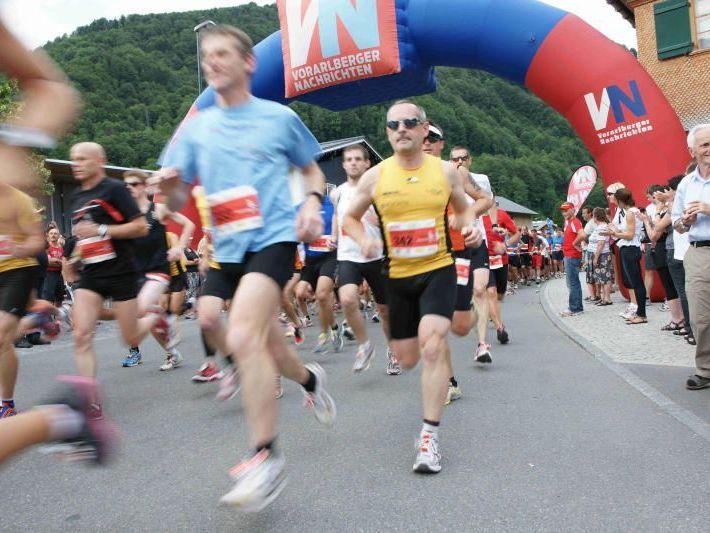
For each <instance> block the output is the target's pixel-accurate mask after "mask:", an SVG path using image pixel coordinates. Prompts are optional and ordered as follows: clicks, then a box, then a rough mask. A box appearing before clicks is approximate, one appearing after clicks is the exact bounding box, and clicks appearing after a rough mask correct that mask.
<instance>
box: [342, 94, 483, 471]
mask: <svg viewBox="0 0 710 533" xmlns="http://www.w3.org/2000/svg"><path fill="white" fill-rule="evenodd" d="M428 128H429V124H428V122H427V120H426V114H425V112H424V110H423V109H422V108H421V107H419V106H417V105H416V104H414V103H412V102H410V101H407V100H400V101H399V102H396V103H395V104H394V105H393V106H392V107H391V108H390V109H389V111H388V112H387V137H388V140H389V142H390V144H391V145H392V149H393V150H394V156H393V157H391V158H390V159H387V160H386V161H384V162H382V163H380V164H379V165H377V166H376V167H374V168H372V169H370V170H368V171H367V172H366V173H365V174H364V175H363V176H362V178H360V182H359V183H358V186H357V190H356V193H355V198H354V199H353V201H352V204H351V206H350V209H349V211H348V212H347V213H346V214H345V217H344V220H343V228H344V230H345V232H347V233H348V235H350V236H351V237H352V238H353V239H354V240H355V241H356V242H358V243H359V244H360V247H361V249H362V252H363V254H364V255H365V256H370V257H371V256H372V254H373V253H374V251H375V250H378V248H379V247H380V246H381V245H382V243H381V242H380V241H379V240H378V239H372V238H370V237H368V236H367V235H366V234H365V232H364V231H363V228H362V225H361V224H360V219H361V218H362V216H363V215H364V214H365V212H366V211H367V209H368V208H369V207H370V205H372V204H374V205H375V208H376V210H377V214H378V216H379V217H380V222H381V227H382V233H383V237H384V239H385V245H386V246H385V249H386V255H387V258H388V260H389V266H390V271H389V279H388V282H387V300H388V304H389V309H390V333H391V336H392V349H393V350H394V352H395V353H396V354H397V358H398V359H399V362H400V363H401V365H402V367H404V368H413V367H414V366H416V364H417V363H418V362H419V359H420V358H421V359H422V361H423V369H422V404H423V411H424V413H423V414H424V417H423V418H424V424H423V426H422V431H421V434H420V437H419V446H418V453H417V457H416V460H415V462H414V467H413V469H414V471H416V472H423V473H436V472H439V471H440V470H441V455H440V453H439V440H438V427H439V421H440V420H441V414H442V410H443V405H444V398H445V396H446V383H447V381H448V378H449V376H448V368H447V365H446V360H445V357H444V354H445V351H446V349H447V337H448V334H449V330H450V329H451V317H452V316H453V313H454V299H455V296H456V269H455V268H454V264H453V259H452V257H451V253H450V251H449V243H448V229H447V227H446V225H447V224H449V225H451V226H452V227H455V228H457V229H461V232H462V234H463V235H464V237H465V241H466V244H467V245H469V246H476V245H478V244H480V242H481V233H480V231H479V230H478V229H477V228H473V227H471V225H470V224H471V221H472V219H473V211H472V210H471V209H470V208H469V204H468V202H467V201H466V196H465V193H464V191H463V185H462V184H463V179H464V177H468V173H467V172H466V173H465V174H466V176H464V173H459V171H458V170H457V169H456V167H454V165H452V164H451V163H449V162H448V161H441V160H437V159H436V158H433V157H431V156H428V155H425V154H424V153H423V151H422V145H423V143H424V138H425V137H426V136H427V134H428V131H429V129H428ZM449 202H450V203H451V205H452V207H453V209H454V216H453V218H452V219H451V220H448V219H447V217H446V206H447V204H448V203H449Z"/></svg>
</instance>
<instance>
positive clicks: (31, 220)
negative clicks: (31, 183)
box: [0, 186, 41, 272]
mask: <svg viewBox="0 0 710 533" xmlns="http://www.w3.org/2000/svg"><path fill="white" fill-rule="evenodd" d="M40 220H41V218H40V216H39V215H38V214H37V213H36V212H35V208H34V205H33V203H32V198H30V197H29V196H28V195H26V194H25V193H23V192H21V191H19V190H17V189H15V188H14V187H9V186H4V187H2V189H0V272H6V271H8V270H14V269H16V268H24V267H30V266H34V265H37V264H38V263H37V260H36V259H35V258H34V257H26V258H23V259H18V258H16V257H13V256H12V253H11V252H10V250H11V248H12V244H13V243H17V244H21V243H23V242H25V240H26V239H27V235H26V234H25V233H24V232H23V231H22V229H21V226H24V225H29V224H36V223H37V222H39V221H40Z"/></svg>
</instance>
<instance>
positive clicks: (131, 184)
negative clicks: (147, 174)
mask: <svg viewBox="0 0 710 533" xmlns="http://www.w3.org/2000/svg"><path fill="white" fill-rule="evenodd" d="M123 183H125V185H126V187H138V186H139V185H143V183H142V182H140V181H124V182H123Z"/></svg>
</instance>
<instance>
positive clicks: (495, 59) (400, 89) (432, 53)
mask: <svg viewBox="0 0 710 533" xmlns="http://www.w3.org/2000/svg"><path fill="white" fill-rule="evenodd" d="M279 13H280V18H281V27H282V31H278V32H275V33H273V34H272V35H270V36H269V37H267V38H266V39H264V40H263V41H261V42H260V43H258V44H257V45H256V47H255V54H256V59H257V72H256V74H255V75H254V77H253V80H252V88H253V92H254V94H255V95H256V96H259V97H262V98H268V99H271V100H275V101H279V102H283V103H287V102H289V101H292V100H295V99H297V100H300V101H303V102H308V103H311V104H315V105H319V106H322V107H325V108H328V109H332V110H341V109H347V108H351V107H357V106H361V105H366V104H372V103H377V102H382V101H386V100H391V99H394V98H403V97H408V96H413V95H418V94H424V93H428V92H432V91H435V90H436V75H435V70H434V68H435V66H449V67H461V68H469V69H480V70H484V71H487V72H489V73H491V74H494V75H496V76H500V77H502V78H505V79H507V80H510V81H512V82H515V83H518V84H520V85H523V86H525V87H526V88H528V89H529V90H530V91H532V92H533V93H535V94H536V95H537V96H538V97H540V98H541V99H542V100H543V101H545V102H546V103H547V104H548V105H550V106H551V107H553V108H554V109H555V110H557V111H558V112H559V113H560V114H562V115H563V116H564V117H566V118H567V120H568V121H569V122H570V123H571V125H572V127H573V128H574V130H575V131H576V133H577V134H578V135H579V137H580V138H581V139H582V141H583V142H584V144H585V145H586V147H587V149H588V150H589V152H590V153H591V154H592V156H593V158H594V160H595V162H596V165H597V168H598V169H599V170H600V173H601V176H602V179H603V182H604V183H605V185H608V184H609V183H611V182H615V181H621V182H623V183H625V184H626V185H627V186H628V187H629V188H630V189H631V190H632V192H633V193H634V196H635V198H636V199H637V200H638V201H641V200H642V199H643V194H644V191H645V188H646V186H647V185H649V184H651V183H654V182H665V181H666V180H667V179H668V178H669V177H671V176H673V175H676V174H679V173H681V172H683V171H684V169H685V167H686V164H687V163H688V161H689V155H688V150H687V148H686V142H685V133H684V130H683V127H682V126H681V124H680V122H679V120H678V118H677V116H676V114H675V112H674V110H673V109H672V107H671V106H670V105H669V104H668V102H667V100H666V98H665V97H664V96H663V94H662V93H661V91H660V89H659V88H658V87H657V86H656V84H655V83H654V81H653V80H652V78H651V77H650V76H649V74H648V73H647V72H646V71H645V70H644V69H643V68H642V67H641V65H640V64H639V62H638V61H637V60H636V58H635V57H634V56H633V55H632V54H631V53H629V52H628V51H627V50H625V49H624V48H623V47H622V46H620V45H618V44H616V43H614V42H613V41H611V40H609V39H608V38H606V37H605V36H603V35H602V34H601V33H600V32H598V31H597V30H595V29H594V28H592V27H591V26H589V25H588V24H587V23H585V22H584V21H582V20H581V19H580V18H579V17H577V16H575V15H573V14H570V13H568V12H566V11H563V10H560V9H557V8H554V7H551V6H549V5H547V4H544V3H542V2H540V1H537V0H310V1H309V0H279ZM289 16H290V17H291V19H290V20H289ZM294 16H295V18H296V19H299V20H295V21H294V20H293V18H294ZM373 19H374V20H373ZM289 24H290V25H291V26H290V27H289ZM388 24H389V26H388ZM294 26H296V27H295V29H294ZM284 28H285V29H284ZM363 28H364V29H363ZM299 32H300V34H299ZM309 32H310V33H309ZM378 32H379V34H378ZM282 35H283V36H284V37H285V38H284V39H282ZM303 35H305V36H306V38H305V39H306V40H305V41H304V37H303ZM286 38H288V39H286ZM298 38H300V39H301V42H298V43H296V45H295V46H294V45H293V42H292V41H294V39H298ZM286 40H289V42H291V46H290V47H289V46H288V45H286V44H285V43H286ZM303 42H305V43H306V44H305V46H304V45H303ZM373 45H375V49H377V48H376V47H377V46H378V45H379V50H381V51H382V52H383V55H388V56H390V59H391V58H392V56H393V57H394V60H395V63H396V64H395V67H394V68H393V69H392V70H391V71H392V72H394V73H392V74H385V75H382V74H381V73H380V74H379V75H378V73H377V72H375V74H374V76H375V77H369V78H364V79H358V80H357V81H349V82H347V83H340V84H331V85H330V86H325V87H323V88H319V89H317V90H313V91H310V92H303V93H302V94H298V95H297V96H296V97H295V98H287V97H286V93H287V92H288V91H289V90H290V91H291V92H292V93H293V91H294V88H293V86H291V87H289V85H291V84H292V82H293V80H292V79H287V77H286V74H285V71H286V72H289V65H287V66H286V68H285V66H284V63H285V62H286V63H289V62H290V63H296V64H297V65H299V64H300V65H302V64H304V63H306V62H310V63H311V64H313V65H323V66H325V70H328V69H329V68H331V67H333V65H335V66H342V65H343V64H344V62H338V60H339V58H343V57H346V56H344V55H343V53H341V48H343V49H346V50H349V51H350V52H356V53H357V52H360V51H366V50H372V49H373ZM299 46H300V47H299ZM393 50H394V52H393ZM370 55H372V54H370ZM296 56H299V57H296ZM306 56H307V57H306ZM350 57H352V55H351V56H350ZM366 59H367V58H366ZM323 61H326V63H323ZM375 70H376V69H375ZM300 72H301V73H303V72H304V71H303V70H301V71H300ZM311 73H313V71H311ZM294 74H297V72H294ZM289 78H292V75H289ZM287 82H288V83H287ZM297 89H298V88H296V91H297ZM214 103H215V95H214V92H213V91H212V89H211V88H208V89H207V90H205V91H204V92H203V93H202V94H201V95H200V96H199V98H198V99H197V100H196V102H195V104H194V105H193V108H192V109H191V111H190V114H192V113H194V112H199V110H201V109H204V108H206V107H209V106H211V105H214ZM190 114H188V117H189V115H190ZM383 122H384V117H383ZM581 163H584V162H583V161H580V164H581ZM191 208H192V209H194V206H190V207H188V211H189V210H191Z"/></svg>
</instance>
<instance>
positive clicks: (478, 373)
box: [0, 289, 710, 532]
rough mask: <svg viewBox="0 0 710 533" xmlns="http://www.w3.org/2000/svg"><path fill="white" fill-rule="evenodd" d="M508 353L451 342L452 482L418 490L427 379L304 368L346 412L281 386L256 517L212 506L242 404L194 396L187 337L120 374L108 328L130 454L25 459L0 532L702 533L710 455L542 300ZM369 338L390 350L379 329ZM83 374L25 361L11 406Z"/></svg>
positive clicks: (519, 299) (6, 474) (34, 357)
mask: <svg viewBox="0 0 710 533" xmlns="http://www.w3.org/2000/svg"><path fill="white" fill-rule="evenodd" d="M504 314H505V316H506V323H507V325H508V327H509V330H510V333H511V338H512V342H511V343H510V344H509V345H507V346H498V345H497V344H496V343H495V342H494V346H493V364H492V365H488V366H481V365H477V364H475V363H474V362H473V359H472V356H471V353H472V351H473V348H474V345H475V340H473V339H474V337H469V338H468V339H455V340H453V342H452V348H453V351H454V364H455V367H456V373H457V378H458V380H459V382H460V385H461V388H462V390H463V393H464V396H463V398H462V399H461V400H459V401H458V402H455V403H454V404H453V405H451V406H450V407H448V408H447V409H446V411H445V417H444V420H443V422H442V429H441V447H442V454H443V458H444V460H443V461H444V462H443V470H442V472H441V473H440V474H438V475H436V476H421V475H415V474H413V473H412V471H411V466H412V462H413V459H414V439H415V437H416V435H417V434H418V431H419V428H420V423H421V421H420V416H421V415H420V407H419V406H420V399H419V371H418V370H415V371H412V372H409V373H407V374H404V375H402V376H397V377H392V376H387V375H386V374H385V372H384V367H385V356H384V354H385V350H384V347H381V348H379V349H378V355H377V359H376V362H375V363H374V364H373V366H372V367H371V368H370V370H369V372H367V373H366V374H363V375H357V376H355V375H353V374H352V373H351V371H350V367H351V365H352V358H353V356H354V351H355V347H354V345H350V346H346V350H345V351H344V352H343V353H341V354H325V355H314V354H312V353H311V348H312V340H313V337H314V336H315V332H314V329H309V330H308V334H309V338H308V340H307V342H306V344H305V345H304V346H303V347H301V348H300V349H299V351H300V353H301V354H302V356H303V357H304V359H306V360H317V361H319V362H320V363H321V364H322V365H323V367H324V368H325V369H326V370H327V372H328V376H329V390H330V391H331V393H332V395H333V397H334V398H335V400H336V402H337V405H338V420H337V422H336V425H335V426H334V427H333V428H332V429H326V428H324V427H321V426H320V425H319V424H318V423H317V422H316V420H315V419H314V418H313V416H312V415H311V414H310V413H309V412H308V411H306V410H305V409H304V408H303V407H302V403H301V401H302V396H301V392H300V389H299V387H297V386H295V385H294V384H292V383H286V384H285V395H284V397H283V399H282V400H280V408H281V429H282V431H281V434H280V437H279V443H280V446H281V448H282V449H283V451H284V453H285V455H286V459H287V462H288V471H289V476H290V482H289V486H288V487H287V488H286V490H285V491H284V492H283V494H282V495H281V497H280V498H279V499H278V500H277V501H276V502H274V504H273V505H272V506H271V507H269V508H268V509H266V510H265V511H263V512H262V513H259V514H256V515H247V514H242V513H239V512H237V511H235V510H233V509H230V508H223V507H219V506H218V504H217V501H218V499H219V497H220V496H221V495H222V494H224V493H225V492H226V491H227V490H228V489H229V488H230V486H231V483H230V480H229V478H228V476H227V473H226V471H227V469H228V468H229V467H230V466H232V465H233V464H234V463H235V462H236V461H237V460H238V459H239V457H240V456H241V454H242V453H243V452H244V450H245V446H246V442H247V435H246V431H245V423H244V418H243V414H242V409H241V406H240V403H239V401H238V399H237V400H233V401H231V402H228V403H218V402H217V401H216V400H215V399H214V393H215V391H216V388H217V386H216V384H203V385H196V384H193V383H191V382H190V376H191V375H192V371H193V370H194V369H195V368H196V367H197V366H198V365H199V364H200V363H201V357H202V354H201V346H200V343H199V337H198V335H197V329H196V324H194V323H190V322H187V323H185V327H184V341H183V343H182V345H181V350H182V351H183V354H184V355H185V356H186V358H187V364H186V365H185V366H184V367H182V368H181V369H178V370H175V371H173V372H170V373H161V372H159V371H158V367H159V365H160V363H161V359H162V357H161V355H160V352H159V351H158V349H157V346H156V345H155V344H154V343H153V341H150V342H147V343H146V345H145V347H144V350H143V351H144V354H145V361H146V362H145V364H143V365H142V366H140V367H137V368H132V369H123V368H121V367H120V360H121V358H122V356H123V354H122V352H121V349H120V347H119V344H118V342H117V341H116V337H115V335H114V331H113V325H110V324H109V325H102V326H101V327H100V328H99V332H98V338H99V341H98V342H97V347H98V351H99V353H100V377H101V378H102V379H103V381H104V383H105V385H106V393H107V402H106V406H105V408H106V413H107V415H108V416H109V417H110V418H112V419H113V420H114V421H115V422H116V423H117V424H118V425H119V426H120V428H121V430H122V432H123V436H124V442H123V447H122V450H121V453H120V455H119V457H118V458H117V460H116V461H115V462H114V463H113V464H112V465H111V466H109V467H107V468H104V469H96V468H88V467H85V466H80V465H66V464H59V463H57V462H56V461H55V460H54V459H53V458H51V457H47V456H44V455H42V454H40V453H38V452H37V451H29V452H28V453H26V454H24V455H23V456H21V457H19V458H17V459H15V460H14V461H11V462H10V463H9V464H7V465H5V466H4V468H3V469H0V492H1V493H2V494H3V496H4V504H3V506H2V510H0V530H2V531H139V530H140V531H279V532H283V531H448V530H451V531H602V530H603V531H669V530H683V531H708V529H709V526H708V524H707V522H708V520H710V510H709V509H708V505H707V501H708V496H707V495H708V494H709V493H710V478H709V476H707V475H706V474H705V469H704V467H702V465H703V464H705V462H706V461H707V459H708V455H710V443H709V442H708V441H707V440H705V438H703V437H701V436H699V435H698V434H696V433H694V432H693V431H692V430H691V429H689V428H688V427H687V426H686V425H684V424H682V423H681V422H679V421H678V420H677V419H675V418H673V417H672V416H670V415H669V414H667V412H665V411H664V410H663V409H661V408H659V407H658V406H657V405H656V404H655V403H653V402H652V401H650V400H649V399H648V398H647V397H645V396H644V395H642V394H641V393H639V392H638V391H637V390H636V389H634V388H632V387H631V386H630V385H629V384H628V383H627V382H626V381H624V380H623V379H621V378H620V377H619V376H618V375H617V374H615V373H613V372H612V371H610V370H609V368H608V367H606V366H605V365H603V364H601V363H600V361H599V360H597V359H595V358H594V357H592V356H591V355H590V354H589V353H587V352H585V351H584V350H582V348H580V347H579V346H578V345H577V344H576V343H574V342H572V341H571V340H570V339H569V338H567V337H566V336H565V335H564V334H563V333H562V332H561V331H560V330H558V329H557V328H556V327H555V326H554V325H553V324H552V323H551V322H550V321H549V320H548V319H547V317H546V316H545V314H544V313H543V312H542V308H541V305H540V302H539V295H538V294H536V293H535V291H534V289H526V290H523V291H522V292H521V293H519V294H518V295H515V296H514V297H512V298H510V301H509V302H507V303H506V304H505V308H504ZM369 329H370V332H371V335H372V336H373V337H374V338H376V339H377V340H378V342H379V343H380V345H382V341H381V339H382V335H381V333H380V331H379V328H378V326H377V325H374V324H372V325H371V326H369ZM72 370H73V361H72V350H71V344H70V339H68V338H67V339H61V340H59V341H57V342H55V343H54V344H53V345H52V346H49V347H43V348H33V349H31V350H22V351H21V370H20V378H19V384H18V390H17V394H16V398H17V400H18V407H19V408H20V409H26V408H28V407H29V406H31V405H32V404H34V403H38V402H41V400H42V398H43V397H45V396H46V394H47V392H48V391H49V390H51V387H52V382H53V378H54V376H55V375H57V374H60V373H69V372H71V371H72Z"/></svg>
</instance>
